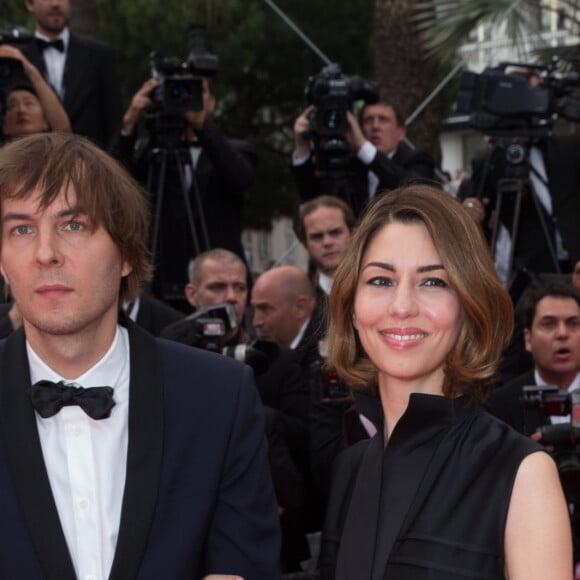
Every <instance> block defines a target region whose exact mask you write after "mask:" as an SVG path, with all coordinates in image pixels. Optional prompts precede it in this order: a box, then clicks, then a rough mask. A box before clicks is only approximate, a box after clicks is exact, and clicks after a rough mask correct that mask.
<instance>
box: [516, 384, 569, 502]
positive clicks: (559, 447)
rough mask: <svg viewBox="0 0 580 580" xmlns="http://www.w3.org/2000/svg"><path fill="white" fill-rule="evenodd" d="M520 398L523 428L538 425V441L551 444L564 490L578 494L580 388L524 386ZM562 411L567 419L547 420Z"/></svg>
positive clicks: (526, 430)
mask: <svg viewBox="0 0 580 580" xmlns="http://www.w3.org/2000/svg"><path fill="white" fill-rule="evenodd" d="M522 400H523V403H524V431H525V432H526V433H527V434H531V433H530V431H532V430H533V429H532V427H533V426H535V425H540V427H539V428H538V429H537V430H538V431H539V432H540V433H541V434H542V438H541V439H540V443H542V444H543V445H549V446H553V451H552V452H551V454H552V456H553V458H554V461H555V462H556V466H557V467H558V473H559V474H560V479H561V480H562V485H563V487H564V489H565V491H566V490H567V491H569V492H572V491H573V492H574V493H576V494H580V456H579V455H580V392H577V391H572V392H571V393H569V392H568V391H565V390H559V389H558V387H556V386H553V385H548V386H537V385H533V386H524V387H523V388H522ZM563 415H570V417H571V421H566V422H558V423H553V424H549V421H550V418H551V417H559V416H563ZM579 499H580V496H579Z"/></svg>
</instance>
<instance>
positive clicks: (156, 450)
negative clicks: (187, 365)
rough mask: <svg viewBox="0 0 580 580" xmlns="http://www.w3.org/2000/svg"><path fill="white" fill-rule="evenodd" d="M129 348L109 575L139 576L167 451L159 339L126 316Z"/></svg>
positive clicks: (114, 579)
mask: <svg viewBox="0 0 580 580" xmlns="http://www.w3.org/2000/svg"><path fill="white" fill-rule="evenodd" d="M126 324H127V328H128V330H129V341H130V349H131V379H130V391H129V392H130V396H129V448H128V452H127V476H126V480H125V491H124V495H123V507H122V510H121V523H120V527H119V539H118V541H117V550H116V552H115V558H114V561H113V566H112V569H111V574H110V576H109V578H110V580H126V579H127V578H135V577H137V573H138V571H139V567H140V565H141V562H142V560H143V557H144V554H145V550H146V547H147V542H148V540H149V533H150V530H151V525H152V522H153V518H154V515H155V508H156V504H157V492H158V487H159V480H160V475H161V460H162V452H163V376H162V373H161V363H160V359H159V353H158V350H159V349H158V345H157V343H156V340H155V339H154V338H153V337H152V336H150V335H149V334H148V333H146V332H145V331H143V330H141V329H140V328H139V327H138V326H137V325H135V324H133V323H132V322H131V321H127V323H126Z"/></svg>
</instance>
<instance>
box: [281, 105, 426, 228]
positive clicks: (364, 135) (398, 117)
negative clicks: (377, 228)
mask: <svg viewBox="0 0 580 580" xmlns="http://www.w3.org/2000/svg"><path fill="white" fill-rule="evenodd" d="M313 113H314V106H310V107H308V108H307V109H306V110H305V111H303V112H302V113H301V114H300V115H299V116H298V118H297V119H296V121H295V123H294V152H293V154H292V173H293V174H294V179H295V181H296V186H297V188H298V194H299V197H300V201H301V202H304V201H307V200H309V199H312V198H313V197H316V196H318V195H322V194H333V195H334V194H337V195H338V196H339V197H341V198H342V199H344V200H345V201H346V202H347V203H348V204H349V205H350V206H351V207H352V209H353V211H354V213H355V215H356V216H357V217H358V216H359V215H360V213H361V211H362V210H363V209H364V208H365V206H366V205H367V203H368V202H369V200H371V199H372V198H373V197H374V196H375V195H376V194H377V193H379V192H381V191H383V190H390V189H395V188H397V187H399V186H401V185H404V184H405V183H408V182H410V181H414V180H417V179H422V180H429V181H432V180H433V179H434V177H435V175H434V172H435V169H434V164H433V160H432V159H431V157H430V156H429V155H428V154H427V153H425V152H424V151H414V150H411V149H410V148H409V147H408V146H407V145H406V144H405V143H404V139H405V136H406V128H405V125H404V119H403V116H402V112H401V111H400V110H399V109H398V107H396V106H395V105H394V104H393V103H390V102H388V101H380V102H378V103H376V104H372V105H370V104H367V105H365V107H364V108H363V109H362V111H361V113H360V117H359V118H358V119H357V117H356V116H355V115H354V114H352V113H351V112H350V111H349V112H347V120H348V125H349V128H348V131H347V133H346V134H345V136H344V140H345V142H346V143H347V145H348V146H349V147H350V152H351V156H352V160H351V163H350V164H349V165H348V167H347V168H346V171H343V172H342V173H344V174H345V179H342V180H341V179H339V178H338V177H337V175H336V174H333V172H332V170H330V171H328V172H327V174H326V175H319V174H318V173H317V168H316V163H315V161H314V159H313V154H314V150H315V147H314V144H313V141H312V137H313V135H312V131H311V124H310V118H311V115H312V114H313ZM314 137H315V136H314Z"/></svg>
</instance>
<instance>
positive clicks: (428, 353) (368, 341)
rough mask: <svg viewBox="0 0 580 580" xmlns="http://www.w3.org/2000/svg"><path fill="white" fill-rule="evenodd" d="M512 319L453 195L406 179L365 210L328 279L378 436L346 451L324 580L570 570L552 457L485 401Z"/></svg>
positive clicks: (340, 350)
mask: <svg viewBox="0 0 580 580" xmlns="http://www.w3.org/2000/svg"><path fill="white" fill-rule="evenodd" d="M512 319H513V312H512V304H511V300H510V298H509V295H508V293H507V292H506V291H505V289H504V288H503V287H502V285H501V283H500V282H499V280H498V278H497V275H496V273H495V270H494V266H493V262H492V260H491V258H490V256H489V250H488V248H487V246H486V243H485V240H484V239H483V237H482V235H481V233H480V231H479V229H478V227H477V225H476V224H475V222H474V221H473V219H472V218H471V217H470V215H469V214H468V213H467V211H466V210H464V209H463V208H462V207H461V205H460V204H459V202H457V201H456V200H455V199H453V198H451V197H450V196H449V195H448V194H445V193H444V192H441V191H439V190H436V189H433V188H430V187H427V186H408V187H405V188H402V189H399V190H396V191H393V192H390V193H387V194H385V195H383V196H380V197H379V198H377V199H376V200H375V201H374V203H373V204H372V205H371V206H370V207H369V208H368V210H367V212H366V213H365V215H364V216H363V218H362V221H361V223H360V225H359V227H358V229H357V231H356V233H355V236H354V238H353V241H352V243H351V247H350V249H349V251H348V253H347V255H346V256H345V258H344V260H343V262H342V264H341V265H340V266H339V268H338V271H337V272H336V275H335V278H334V283H333V288H332V294H331V297H330V327H329V332H328V337H329V364H330V365H331V366H333V367H334V368H335V369H336V370H337V371H338V373H339V375H340V376H341V377H342V379H343V380H344V381H345V382H346V383H347V384H349V385H350V386H351V388H352V389H354V390H356V391H358V392H357V401H358V402H359V410H360V411H361V412H362V413H364V414H365V415H366V416H367V417H379V418H378V420H377V419H376V420H375V421H376V422H377V423H378V425H377V428H378V433H377V435H376V436H375V437H374V438H373V439H371V440H370V441H368V442H367V441H365V442H361V443H359V444H356V445H355V446H353V447H351V448H349V449H347V450H346V451H345V452H344V453H343V454H342V456H341V457H340V458H339V461H338V462H337V465H336V469H335V472H334V474H333V488H332V492H331V497H330V501H329V504H328V509H327V521H326V525H325V530H324V534H323V544H322V549H321V575H322V578H323V579H329V578H333V579H334V578H336V579H337V580H367V579H368V580H384V579H388V580H427V579H428V580H454V579H467V578H470V579H471V578H482V579H503V578H509V579H510V580H524V579H525V580H534V579H538V580H539V579H542V580H546V579H548V578H549V579H550V580H560V579H561V580H570V578H571V577H572V548H571V536H570V522H569V515H568V511H567V508H566V504H565V500H564V496H563V493H562V489H561V485H560V481H559V478H558V473H557V470H556V467H555V464H554V462H553V460H552V458H551V457H550V456H549V455H548V454H547V453H545V452H543V448H542V447H541V446H540V445H538V444H537V443H535V442H533V441H531V440H530V439H527V438H525V437H523V436H521V435H519V434H518V433H516V432H515V431H513V430H512V429H511V428H510V427H508V426H507V425H505V424H504V423H502V422H500V421H498V420H496V419H495V418H493V417H491V416H490V415H488V414H487V413H485V412H484V411H483V410H482V409H481V407H480V406H479V403H480V402H481V400H482V399H483V397H484V395H485V391H486V388H487V385H488V384H489V382H490V381H491V379H492V378H493V375H494V372H495V369H496V365H497V362H498V359H499V357H500V355H501V351H502V348H503V347H504V345H505V344H506V343H507V341H508V340H509V337H510V334H511V331H512V324H513V323H512ZM373 407H374V408H373Z"/></svg>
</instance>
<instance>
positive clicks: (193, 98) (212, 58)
mask: <svg viewBox="0 0 580 580" xmlns="http://www.w3.org/2000/svg"><path fill="white" fill-rule="evenodd" d="M189 40H190V45H191V50H190V53H189V55H188V57H187V60H186V61H183V60H181V59H179V58H177V57H169V58H168V57H162V56H160V55H159V54H158V53H156V52H152V53H151V56H150V64H151V76H152V77H153V78H154V79H156V80H157V82H158V85H157V87H156V88H155V90H154V91H153V94H152V95H151V99H152V101H153V103H154V109H155V111H159V112H162V113H164V114H167V115H178V114H180V113H184V112H186V111H201V110H202V109H203V82H202V80H201V78H200V77H213V76H215V75H216V73H217V68H218V57H217V56H216V55H215V54H212V53H210V52H209V50H208V48H207V34H206V30H205V28H204V27H202V26H199V25H197V24H190V26H189Z"/></svg>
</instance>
